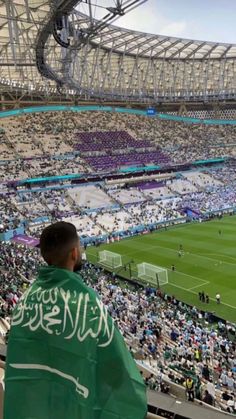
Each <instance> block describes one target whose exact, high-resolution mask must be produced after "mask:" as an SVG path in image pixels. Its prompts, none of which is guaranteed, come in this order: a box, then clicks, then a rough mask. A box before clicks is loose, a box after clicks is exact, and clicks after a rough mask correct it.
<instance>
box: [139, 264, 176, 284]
mask: <svg viewBox="0 0 236 419" xmlns="http://www.w3.org/2000/svg"><path fill="white" fill-rule="evenodd" d="M137 269H138V278H140V279H142V280H145V281H147V282H151V283H152V284H155V285H157V286H162V285H165V284H168V272H167V269H164V268H161V267H160V266H156V265H151V264H150V263H146V262H143V263H140V264H139V265H137Z"/></svg>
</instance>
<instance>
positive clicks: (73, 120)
mask: <svg viewBox="0 0 236 419" xmlns="http://www.w3.org/2000/svg"><path fill="white" fill-rule="evenodd" d="M0 129H1V133H0V153H1V160H2V161H4V160H11V161H12V162H11V163H9V169H8V170H7V172H6V171H5V165H4V164H1V165H0V175H1V176H2V178H3V179H4V180H12V179H19V178H27V177H37V176H41V175H44V176H46V175H50V174H51V175H55V174H60V173H62V174H70V173H72V174H75V173H86V172H89V171H92V170H93V166H94V165H95V161H96V159H98V162H97V165H98V166H97V167H98V170H103V169H109V168H110V169H111V166H109V165H108V163H109V164H110V165H111V158H112V159H113V160H114V162H113V163H112V168H116V167H117V166H119V165H121V166H122V165H123V164H125V157H126V160H127V162H129V164H130V165H133V164H135V161H137V163H138V164H142V163H143V164H144V165H146V164H151V163H158V162H160V163H161V164H166V163H168V164H169V163H183V162H190V161H195V160H204V159H208V158H215V157H224V156H232V157H234V156H235V155H236V143H235V135H236V127H235V126H233V125H232V126H230V125H228V126H227V125H204V124H198V125H196V124H195V125H191V124H185V123H183V122H173V121H168V120H160V119H157V118H149V117H147V116H141V115H129V114H118V113H111V112H109V113H106V112H89V113H88V112H85V113H83V112H82V113H76V112H57V113H56V112H50V113H47V114H34V115H23V116H18V117H17V118H5V119H2V120H1V125H0ZM104 129H106V132H105V133H106V135H107V136H108V139H106V150H105V149H104V150H102V149H100V148H99V150H95V149H94V142H91V147H92V149H91V150H90V151H89V150H87V149H86V151H85V149H84V144H83V142H82V143H81V147H80V142H79V140H78V135H79V133H80V134H81V135H84V136H85V135H90V134H91V135H92V133H94V135H95V133H97V135H98V137H99V135H101V133H102V132H104ZM119 132H120V133H122V132H123V134H122V135H123V136H124V137H123V138H124V139H125V141H126V142H127V145H126V147H125V153H124V144H123V142H122V141H121V144H122V147H121V148H120V150H119V149H118V148H117V147H116V149H115V150H114V143H115V142H114V139H113V137H114V135H115V134H116V133H117V134H116V136H117V135H118V133H119ZM109 133H110V134H109ZM109 136H110V139H109ZM117 138H118V137H117ZM95 143H96V141H95ZM98 143H99V142H98ZM117 144H118V143H117ZM130 144H131V145H132V146H130ZM135 144H136V145H135ZM137 150H139V152H137ZM78 153H80V154H81V156H78ZM88 154H89V155H88ZM142 156H143V158H142ZM154 156H155V158H154ZM109 157H110V160H109ZM13 160H14V161H13ZM108 160H109V161H108ZM99 165H100V166H99ZM107 165H108V166H107ZM95 166H96V165H95ZM95 169H96V167H95Z"/></svg>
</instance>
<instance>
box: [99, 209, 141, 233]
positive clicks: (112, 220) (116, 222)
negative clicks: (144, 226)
mask: <svg viewBox="0 0 236 419" xmlns="http://www.w3.org/2000/svg"><path fill="white" fill-rule="evenodd" d="M93 217H94V221H95V222H97V223H99V224H100V225H101V227H102V228H104V229H105V230H106V231H108V232H109V233H112V232H113V231H123V230H127V229H128V228H130V227H133V226H134V223H133V220H132V217H131V215H130V214H129V213H127V212H126V211H116V212H105V213H104V212H103V213H102V214H97V215H96V214H93Z"/></svg>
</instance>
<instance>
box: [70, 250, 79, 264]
mask: <svg viewBox="0 0 236 419" xmlns="http://www.w3.org/2000/svg"><path fill="white" fill-rule="evenodd" d="M71 257H72V259H73V260H74V261H75V260H77V259H78V249H77V247H73V249H72V250H71Z"/></svg>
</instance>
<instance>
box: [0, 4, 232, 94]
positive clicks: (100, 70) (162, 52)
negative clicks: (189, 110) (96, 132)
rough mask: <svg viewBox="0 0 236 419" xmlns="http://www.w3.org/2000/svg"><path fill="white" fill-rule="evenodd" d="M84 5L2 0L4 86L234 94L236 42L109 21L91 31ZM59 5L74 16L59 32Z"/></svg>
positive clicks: (0, 64) (1, 81)
mask: <svg viewBox="0 0 236 419" xmlns="http://www.w3.org/2000/svg"><path fill="white" fill-rule="evenodd" d="M113 1H114V0H113ZM116 1H117V0H116ZM120 2H121V3H122V0H120ZM136 2H137V3H138V2H140V4H142V0H136ZM78 3H79V4H82V3H84V1H83V0H78V1H75V0H74V1H73V0H7V1H6V0H4V1H2V0H0V84H1V85H5V86H6V85H7V86H10V88H12V89H15V88H18V89H22V90H28V91H38V92H40V91H42V92H52V93H54V94H55V93H56V92H57V86H58V84H60V85H61V86H63V85H65V86H66V88H67V92H68V93H69V94H86V95H87V96H90V97H91V96H99V97H114V98H117V97H119V98H121V99H124V100H127V98H128V99H129V98H131V97H132V98H137V99H150V100H154V101H158V100H165V99H166V100H167V99H168V100H169V99H170V100H183V99H187V98H188V97H190V96H191V97H193V96H195V97H196V99H197V98H199V97H200V96H201V97H203V96H206V97H208V96H209V95H210V96H211V97H212V98H214V97H215V98H216V97H217V96H218V97H220V98H222V99H224V98H225V97H226V96H227V97H228V96H230V95H231V96H232V97H235V93H236V45H234V44H223V43H216V42H206V41H196V40H189V39H181V38H174V37H169V36H162V35H152V34H146V33H141V32H136V31H132V30H128V29H122V28H119V27H116V26H112V25H110V24H109V23H110V22H109V21H108V23H107V24H106V25H103V26H100V29H99V30H97V31H96V30H95V31H94V32H92V31H91V27H92V25H93V27H94V25H96V24H97V23H98V22H97V21H95V20H93V22H92V20H91V16H86V15H85V14H84V13H82V12H81V11H80V9H79V6H78ZM85 3H86V2H85ZM88 3H90V2H87V4H88ZM76 5H77V6H78V8H77V10H75V9H73V6H74V7H75V6H76ZM59 6H60V9H61V10H62V9H63V7H65V10H66V14H67V16H69V17H68V21H67V23H65V22H64V21H63V22H62V23H61V24H60V25H59V26H58V25H57V26H56V30H55V26H53V27H54V29H53V27H52V19H54V21H56V18H58V16H59V17H63V16H61V15H58V7H59ZM141 7H145V4H144V5H142V6H141ZM50 19H51V21H50ZM48 22H50V25H51V26H50V25H47V24H48ZM53 25H54V23H53ZM51 28H52V29H51ZM53 31H54V33H53ZM55 32H56V33H55ZM78 32H80V33H82V35H83V36H84V35H85V34H86V36H84V39H82V37H80V38H79V37H78ZM40 36H41V39H40ZM42 37H44V40H43V41H42ZM67 38H68V39H70V43H68V45H66V42H64V41H63V40H67ZM39 39H40V40H39ZM62 41H63V42H64V43H62ZM36 51H37V54H38V55H36ZM39 56H40V59H41V65H39V64H38V63H37V62H36V57H39ZM43 67H44V68H43ZM41 68H43V69H42V71H41ZM45 69H46V70H45ZM39 70H40V71H41V74H40V72H39ZM45 76H46V77H45Z"/></svg>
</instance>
